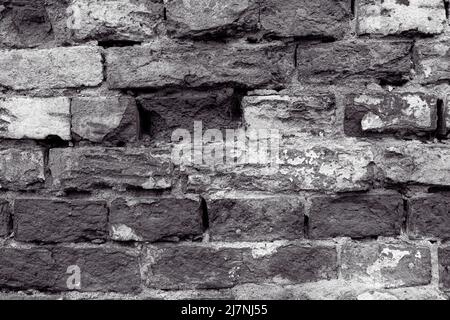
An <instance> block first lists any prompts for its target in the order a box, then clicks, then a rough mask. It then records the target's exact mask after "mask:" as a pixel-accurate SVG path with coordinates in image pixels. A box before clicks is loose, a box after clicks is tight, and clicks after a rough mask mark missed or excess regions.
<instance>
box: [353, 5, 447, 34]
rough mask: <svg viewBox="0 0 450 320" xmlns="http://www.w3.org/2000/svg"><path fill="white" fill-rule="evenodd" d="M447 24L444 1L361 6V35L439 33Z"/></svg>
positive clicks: (359, 21) (359, 30)
mask: <svg viewBox="0 0 450 320" xmlns="http://www.w3.org/2000/svg"><path fill="white" fill-rule="evenodd" d="M446 23H447V19H446V16H445V7H444V2H443V1H441V0H419V1H409V0H408V1H403V0H362V1H360V2H359V6H358V33H359V34H376V35H384V36H387V35H399V34H402V33H422V34H427V35H433V34H439V33H442V32H443V30H444V26H445V25H446Z"/></svg>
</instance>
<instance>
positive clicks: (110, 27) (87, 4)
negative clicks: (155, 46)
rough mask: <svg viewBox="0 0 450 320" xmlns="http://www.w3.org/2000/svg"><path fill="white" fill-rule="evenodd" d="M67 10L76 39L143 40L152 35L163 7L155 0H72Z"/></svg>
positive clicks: (161, 19)
mask: <svg viewBox="0 0 450 320" xmlns="http://www.w3.org/2000/svg"><path fill="white" fill-rule="evenodd" d="M67 12H68V13H69V17H68V27H69V29H70V30H71V31H72V33H73V37H74V38H75V39H76V40H84V39H93V40H133V41H142V40H146V39H148V38H152V37H154V36H155V28H156V26H157V25H158V23H159V22H162V21H163V13H164V9H163V4H162V2H161V1H156V0H150V1H142V0H139V1H133V0H116V1H103V0H74V1H72V3H71V5H70V6H69V7H68V9H67Z"/></svg>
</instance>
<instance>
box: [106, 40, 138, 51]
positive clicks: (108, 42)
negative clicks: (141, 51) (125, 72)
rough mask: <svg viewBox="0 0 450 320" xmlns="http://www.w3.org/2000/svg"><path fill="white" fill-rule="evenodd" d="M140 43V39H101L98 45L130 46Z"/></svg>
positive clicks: (110, 46) (107, 46)
mask: <svg viewBox="0 0 450 320" xmlns="http://www.w3.org/2000/svg"><path fill="white" fill-rule="evenodd" d="M141 44H142V41H133V40H101V41H99V42H98V45H99V46H100V47H103V48H105V49H107V48H112V47H132V46H136V45H141Z"/></svg>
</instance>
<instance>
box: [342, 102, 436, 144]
mask: <svg viewBox="0 0 450 320" xmlns="http://www.w3.org/2000/svg"><path fill="white" fill-rule="evenodd" d="M344 128H345V133H346V134H347V135H352V136H364V135H365V134H371V133H372V134H373V133H401V132H413V133H421V132H431V131H435V130H436V128H437V99H436V98H435V97H433V96H430V95H425V94H420V93H402V94H390V93H388V94H385V95H381V94H363V95H351V96H349V97H347V103H346V108H345V126H344Z"/></svg>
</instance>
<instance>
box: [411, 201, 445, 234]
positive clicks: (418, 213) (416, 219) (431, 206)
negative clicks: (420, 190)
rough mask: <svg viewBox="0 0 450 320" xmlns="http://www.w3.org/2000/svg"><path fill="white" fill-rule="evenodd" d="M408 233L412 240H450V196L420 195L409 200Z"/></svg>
mask: <svg viewBox="0 0 450 320" xmlns="http://www.w3.org/2000/svg"><path fill="white" fill-rule="evenodd" d="M408 207H409V216H408V233H409V235H410V237H412V238H422V237H425V238H439V239H444V240H447V239H449V238H450V196H449V195H445V194H420V195H415V196H413V197H412V198H411V199H409V200H408Z"/></svg>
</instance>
